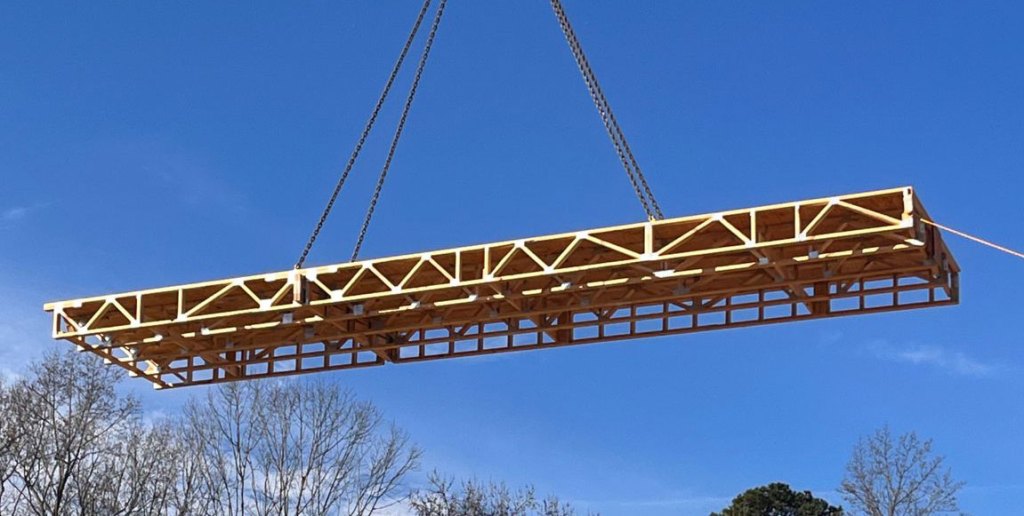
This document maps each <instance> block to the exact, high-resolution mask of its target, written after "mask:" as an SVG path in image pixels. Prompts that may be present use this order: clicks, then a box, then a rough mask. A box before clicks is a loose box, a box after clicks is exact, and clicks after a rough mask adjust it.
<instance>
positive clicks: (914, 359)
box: [869, 342, 1000, 377]
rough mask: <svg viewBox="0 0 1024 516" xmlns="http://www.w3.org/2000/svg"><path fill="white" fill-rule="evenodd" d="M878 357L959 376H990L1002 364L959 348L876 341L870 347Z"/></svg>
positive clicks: (998, 369) (995, 372)
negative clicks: (983, 358)
mask: <svg viewBox="0 0 1024 516" xmlns="http://www.w3.org/2000/svg"><path fill="white" fill-rule="evenodd" d="M869 348H870V351H871V353H872V354H874V355H875V356H876V357H878V358H880V359H882V360H888V361H891V362H899V363H904V364H911V365H917V366H926V367H932V368H936V369H941V370H943V371H945V372H947V373H950V374H955V375H959V376H974V377H989V376H993V375H995V374H997V373H998V372H999V371H1000V366H998V365H996V364H992V363H988V362H985V361H982V360H980V359H978V358H975V357H972V356H970V355H968V354H967V353H964V352H963V351H959V350H953V349H948V348H945V347H941V346H934V345H910V346H893V345H891V344H890V343H882V342H876V343H873V344H872V345H871V346H870V347H869Z"/></svg>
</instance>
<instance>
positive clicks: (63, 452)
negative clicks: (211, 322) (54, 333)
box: [0, 351, 170, 515]
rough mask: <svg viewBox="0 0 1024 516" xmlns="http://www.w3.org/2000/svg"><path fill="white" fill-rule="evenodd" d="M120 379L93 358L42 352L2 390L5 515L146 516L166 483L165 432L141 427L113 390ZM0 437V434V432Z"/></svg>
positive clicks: (127, 400)
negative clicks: (162, 461)
mask: <svg viewBox="0 0 1024 516" xmlns="http://www.w3.org/2000/svg"><path fill="white" fill-rule="evenodd" d="M120 378H121V375H120V373H119V372H118V371H115V370H112V369H110V368H108V367H105V366H104V365H103V364H102V363H101V362H100V361H98V360H97V359H95V358H94V357H91V356H88V355H85V354H80V353H75V352H72V351H62V352H51V353H48V354H47V355H46V356H45V357H44V358H43V359H42V361H40V362H38V363H36V364H35V365H33V366H32V367H31V368H30V374H29V376H28V377H26V378H23V379H20V380H18V381H16V382H14V383H13V384H12V385H11V386H10V387H9V388H8V389H7V392H6V397H5V401H4V403H5V404H6V407H4V416H5V417H4V419H5V425H4V427H6V428H8V430H6V432H10V431H11V430H10V429H16V430H17V431H20V433H19V434H18V435H15V436H14V437H13V439H12V440H10V441H8V442H9V444H8V447H9V449H8V451H7V453H6V456H7V461H8V464H9V469H8V473H7V474H6V478H3V480H4V482H3V486H4V487H3V500H2V501H0V503H2V504H3V505H2V506H0V507H2V508H3V512H4V514H40V515H42V514H47V515H65V514H110V515H146V514H157V513H159V512H160V511H161V509H162V507H163V505H164V502H163V499H164V498H165V497H166V495H167V493H169V489H170V484H169V483H168V482H167V481H161V478H165V477H166V478H169V475H166V474H164V473H162V470H161V469H160V468H158V467H156V465H157V461H159V460H160V458H161V454H162V453H163V450H164V443H165V442H166V441H165V439H164V438H163V437H162V433H163V432H165V430H162V429H155V428H150V427H149V426H148V425H145V424H144V423H143V422H142V419H141V414H140V412H139V405H138V402H137V401H136V400H135V399H133V398H131V397H126V396H121V395H119V394H117V392H116V391H115V386H116V385H117V383H118V381H119V379H120ZM0 432H3V431H0Z"/></svg>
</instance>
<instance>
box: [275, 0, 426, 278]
mask: <svg viewBox="0 0 1024 516" xmlns="http://www.w3.org/2000/svg"><path fill="white" fill-rule="evenodd" d="M430 2H431V0H424V1H423V6H422V7H421V8H420V12H419V15H417V17H416V22H415V23H413V26H412V30H410V32H409V37H407V38H406V40H405V45H404V46H403V47H402V52H401V53H400V54H399V55H398V60H397V61H396V62H395V65H394V66H393V67H392V68H391V73H390V75H388V80H387V82H386V83H385V84H384V89H383V90H382V91H381V93H380V96H379V97H378V98H377V103H376V105H374V107H373V111H372V112H371V113H370V118H369V119H368V120H367V122H366V125H365V126H364V127H363V132H362V133H361V134H360V135H359V140H358V141H356V146H355V148H354V149H353V151H352V154H351V155H350V156H349V158H348V162H347V163H346V165H345V170H344V172H342V174H341V177H340V178H339V179H338V182H337V184H335V185H334V191H333V192H332V193H331V197H330V199H329V200H328V201H327V206H326V207H325V208H324V211H323V213H321V214H320V220H318V221H317V223H316V227H315V228H314V229H313V233H312V234H311V235H310V236H309V240H308V241H307V242H306V247H305V248H304V249H303V250H302V254H301V255H300V256H299V259H298V261H296V262H295V268H296V269H298V268H301V267H302V265H303V264H305V263H306V258H307V257H308V256H309V252H310V250H312V249H313V244H314V243H315V242H316V239H317V237H318V236H320V231H321V230H323V227H324V223H326V222H327V217H328V216H329V215H330V213H331V210H332V209H333V208H334V203H335V202H336V201H337V200H338V194H340V193H341V189H342V188H343V187H344V185H345V181H346V180H347V179H348V176H349V173H350V172H351V171H352V167H354V166H355V163H356V160H357V159H358V158H359V153H360V152H361V151H362V149H363V145H364V144H365V143H366V139H367V138H368V137H369V135H370V131H371V130H373V126H374V124H375V123H376V121H377V116H378V115H380V111H381V109H382V108H383V106H384V101H385V100H386V99H387V97H388V94H389V93H390V92H391V87H392V86H393V85H394V83H395V78H396V77H397V76H398V72H399V71H400V70H401V68H402V64H403V63H404V62H405V57H406V55H408V53H409V49H410V48H411V47H412V43H413V41H414V40H415V38H416V34H417V33H418V32H419V30H420V25H422V23H423V18H424V17H425V16H426V14H427V10H428V9H429V8H430Z"/></svg>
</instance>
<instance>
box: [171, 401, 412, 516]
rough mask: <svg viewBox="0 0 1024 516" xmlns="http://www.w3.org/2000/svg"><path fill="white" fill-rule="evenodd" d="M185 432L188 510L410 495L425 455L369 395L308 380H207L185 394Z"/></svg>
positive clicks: (322, 510)
mask: <svg viewBox="0 0 1024 516" xmlns="http://www.w3.org/2000/svg"><path fill="white" fill-rule="evenodd" d="M180 435H181V436H182V437H183V439H184V442H183V446H184V448H183V449H185V450H187V451H188V452H189V453H190V455H189V456H188V457H187V459H186V460H187V462H188V465H189V467H195V469H194V470H193V469H183V470H181V471H180V473H179V492H178V494H177V495H176V496H175V499H176V501H177V502H176V504H177V505H178V507H179V512H183V513H196V514H207V513H212V514H224V515H229V516H231V515H241V514H256V515H284V514H329V513H334V514H337V513H341V512H344V513H347V514H352V515H357V514H358V515H362V514H370V513H372V512H374V511H375V510H378V509H382V508H384V507H386V506H389V505H391V504H394V503H397V502H400V501H401V500H402V499H403V498H404V497H403V496H402V482H403V479H404V477H405V476H406V474H407V473H408V472H409V471H410V470H412V469H413V468H415V467H416V465H417V464H418V460H419V456H420V452H419V450H418V449H417V448H415V447H414V446H412V445H410V444H409V440H408V437H407V436H406V435H405V434H404V433H403V432H401V431H399V430H397V429H396V428H394V427H393V426H391V427H388V426H387V425H385V423H384V421H383V418H382V417H381V415H380V413H379V412H378V411H377V409H376V408H374V407H373V406H372V405H370V404H368V403H361V402H357V401H356V400H355V399H354V398H353V396H352V395H351V394H349V393H348V392H345V391H343V390H340V389H338V388H337V387H335V386H332V385H329V384H326V383H322V382H311V381H305V382H302V381H292V382H275V381H271V382H259V381H254V382H244V383H233V384H227V385H225V386H223V387H220V388H218V389H215V390H211V391H210V392H209V393H208V394H207V396H206V397H204V398H202V399H198V400H193V402H191V403H190V404H189V406H188V407H187V409H186V411H185V421H184V427H183V428H182V429H181V432H180ZM186 488H187V489H190V490H191V491H192V494H191V495H188V496H186V495H184V494H182V493H181V491H182V490H183V489H186ZM189 499H191V500H192V502H191V503H189V502H187V501H188V500H189Z"/></svg>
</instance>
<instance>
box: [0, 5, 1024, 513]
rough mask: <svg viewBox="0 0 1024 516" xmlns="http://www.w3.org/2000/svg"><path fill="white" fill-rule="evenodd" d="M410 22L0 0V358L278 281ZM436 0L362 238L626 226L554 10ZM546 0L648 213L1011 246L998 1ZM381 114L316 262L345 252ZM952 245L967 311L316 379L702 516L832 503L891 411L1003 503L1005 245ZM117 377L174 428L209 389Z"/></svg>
mask: <svg viewBox="0 0 1024 516" xmlns="http://www.w3.org/2000/svg"><path fill="white" fill-rule="evenodd" d="M417 8H418V2H414V1H402V2H399V1H393V2H375V1H369V0H358V1H355V0H353V1H332V2H326V1H319V2H305V3H293V2H288V3H276V4H271V3H226V2H216V3H208V2H130V3H125V2H118V3H102V2H89V3H80V2H79V3H67V4H53V3H43V2H32V3H29V2H5V3H3V4H2V5H0V369H6V370H8V371H9V372H10V371H13V372H17V371H19V370H20V369H21V368H22V367H23V366H24V364H25V362H26V361H28V360H30V359H32V358H34V357H38V356H39V355H40V354H41V353H42V352H43V351H44V350H46V349H50V348H52V347H53V346H60V345H65V344H55V343H51V341H50V340H49V322H48V318H47V316H46V315H45V314H44V313H43V312H42V310H41V306H42V303H43V302H44V301H50V300H58V299H65V298H72V297H79V296H85V295H94V294H104V293H108V292H114V291H124V290H133V289H138V288H145V287H155V286H163V285H169V284H176V283H184V282H192V281H199V280H204V279H214V278H219V277H229V276H237V275H244V274H252V273H259V272H265V271H273V270H284V269H287V268H289V267H291V265H292V263H294V260H295V258H296V257H297V254H298V252H299V251H300V250H301V247H302V245H303V243H304V241H305V238H306V237H307V235H308V234H309V231H310V230H311V229H312V227H311V226H312V224H313V223H314V222H315V219H316V217H317V216H318V214H319V212H320V210H321V209H322V207H323V203H324V202H325V201H326V197H327V194H328V191H329V189H330V188H331V187H332V186H333V183H334V181H335V179H336V177H337V175H338V174H339V173H340V171H341V168H342V165H343V163H344V160H345V159H346V158H347V156H348V153H349V152H350V150H351V147H352V144H353V143H354V140H355V138H356V137H357V135H358V132H359V130H360V129H361V127H362V124H363V122H364V120H365V119H366V117H367V115H368V114H369V109H370V107H371V106H372V103H373V101H374V100H375V98H376V95H377V93H378V91H379V89H380V88H381V86H382V85H383V80H384V78H385V76H386V73H387V71H388V70H389V68H390V66H391V64H392V63H393V60H394V57H395V56H396V55H397V52H398V50H399V48H400V46H401V41H402V39H403V38H404V36H405V34H406V32H407V30H408V27H409V26H410V24H411V22H412V20H413V18H414V15H415V12H416V9H417ZM448 8H449V11H448V13H447V15H446V17H445V20H444V22H443V24H442V27H441V30H440V33H439V35H438V37H437V41H436V45H435V48H434V53H433V55H432V57H431V62H430V63H429V65H428V68H427V71H426V74H425V76H424V78H423V82H422V84H421V90H420V95H419V97H418V99H417V103H416V105H415V106H414V107H413V112H412V115H411V118H410V120H409V124H408V126H407V133H406V137H405V139H404V141H403V144H402V146H401V147H400V149H399V151H398V155H397V158H396V159H395V162H394V166H393V168H392V171H391V176H390V178H389V183H388V184H387V186H386V187H385V190H384V194H383V199H382V200H381V202H380V205H379V206H378V210H377V216H376V218H375V221H374V226H373V227H372V228H371V232H370V236H369V238H368V240H367V242H366V245H365V246H364V252H363V254H364V256H367V257H372V256H385V255H389V254H394V253H404V252H415V251H420V250H426V249H433V248H444V247H448V246H455V245H461V244H473V243H482V242H487V241H492V240H498V239H509V238H518V237H526V236H532V235H539V234H544V233H549V232H561V231H571V230H575V229H582V228H589V227H599V226H602V225H607V224H615V223H628V222H635V221H639V220H642V218H643V217H642V211H641V210H640V207H639V203H638V202H637V201H636V199H635V198H634V197H633V194H632V191H631V189H630V187H629V184H628V182H627V181H626V178H625V174H624V173H623V171H622V170H621V168H620V166H619V164H618V161H617V159H616V157H615V155H614V153H613V151H612V148H611V145H610V144H609V142H608V141H607V137H606V136H605V134H604V129H603V128H602V127H601V125H600V121H599V119H598V117H597V115H596V114H595V112H594V108H593V106H592V104H591V101H590V99H589V98H588V96H587V94H586V90H585V88H584V85H583V82H582V80H581V79H580V77H579V74H578V72H577V71H576V69H575V65H574V63H573V61H572V57H571V55H570V53H569V51H568V49H567V47H566V45H565V42H564V40H563V39H562V35H561V33H560V31H559V29H558V26H557V24H556V22H555V20H554V17H553V15H552V13H551V10H550V8H549V6H548V4H547V2H545V1H542V0H533V1H516V2H467V1H459V0H452V1H451V2H450V3H449V6H448ZM566 8H567V10H568V11H569V14H570V16H571V17H572V19H573V20H574V23H575V25H576V29H577V32H578V34H579V36H580V38H581V39H582V41H583V43H584V45H585V48H586V50H587V51H588V53H589V55H590V58H591V61H592V64H593V66H594V68H595V70H596V72H597V74H598V76H599V77H600V79H601V80H602V84H603V85H604V89H605V91H606V93H607V95H608V97H609V99H610V101H611V103H612V105H613V106H614V107H615V109H616V113H617V115H618V118H619V121H620V122H621V123H622V125H623V127H624V129H625V131H626V133H627V135H628V136H629V137H630V141H631V143H632V145H633V148H634V151H635V153H636V154H637V157H638V158H639V160H640V162H641V164H642V166H643V167H644V170H645V171H646V172H647V175H648V178H649V180H650V182H651V185H652V187H653V188H654V190H655V193H656V194H657V195H658V199H659V200H660V202H661V205H662V206H663V208H664V209H665V211H666V212H667V214H668V215H669V216H679V215H687V214H696V213H703V212H708V211H718V210H724V209H730V208H743V207H748V206H755V205H760V204H767V203H773V202H783V201H790V200H799V199H802V198H809V197H820V196H828V195H834V194H840V193H848V192H855V191H862V190H871V189H876V188H884V187H893V186H902V185H908V184H909V185H914V186H915V187H917V189H918V192H919V193H920V195H921V196H922V198H923V200H924V202H925V204H926V205H927V206H928V208H929V211H930V212H931V213H932V215H933V216H934V217H935V218H936V219H937V220H938V221H940V222H943V223H945V224H948V225H951V226H954V227H958V228H962V229H966V230H970V231H973V232H976V233H979V234H981V235H984V236H987V237H989V238H992V239H994V240H997V241H1001V242H1003V243H1006V244H1007V245H1011V246H1015V247H1017V248H1022V247H1024V232H1022V230H1021V224H1020V222H1021V214H1022V209H1021V204H1020V198H1021V194H1022V193H1024V183H1022V181H1021V179H1020V174H1021V171H1022V170H1024V93H1022V92H1024V57H1022V56H1024V7H1022V6H1021V5H1020V3H1018V2H984V3H975V2H969V3H968V2H952V1H944V2H699V3H697V2H668V1H664V2H654V1H642V2H624V1H621V0H594V1H583V0H566ZM407 78H408V76H406V80H405V81H403V82H402V83H401V85H400V86H399V88H398V89H397V90H396V97H397V98H396V99H395V100H396V101H398V100H400V97H401V96H403V95H404V92H405V85H406V84H407ZM397 111H398V102H395V103H394V104H393V105H392V106H390V108H389V109H387V110H386V111H385V113H384V114H383V117H384V118H382V120H381V121H382V125H381V126H380V129H382V130H381V131H380V132H379V133H376V137H375V138H373V139H372V140H371V142H370V144H369V145H368V146H367V148H366V149H365V152H364V155H363V158H362V161H361V165H360V166H359V167H357V169H356V171H355V172H354V175H353V177H352V179H351V180H350V181H351V183H350V186H349V187H347V188H346V190H345V192H344V194H343V196H342V199H341V202H340V204H339V205H338V207H337V208H336V210H335V213H334V215H333V217H332V219H331V220H330V222H329V224H328V226H327V229H326V231H325V232H324V234H323V235H322V236H321V238H320V243H319V245H318V247H317V248H316V249H315V250H314V253H313V255H312V257H311V263H312V264H322V263H330V262H333V261H343V260H345V259H347V258H348V255H349V252H350V249H351V245H352V243H353V240H354V236H355V234H356V230H357V228H358V224H359V222H360V221H361V218H362V214H363V212H364V211H365V207H366V203H367V200H368V196H369V192H370V189H371V187H372V182H373V181H374V180H375V177H376V174H377V170H378V169H379V166H380V163H381V162H382V159H383V154H384V150H385V146H386V140H387V139H388V133H389V132H390V129H389V128H390V127H393V123H394V120H395V118H396V115H397ZM949 242H950V245H951V247H952V249H953V251H954V253H955V254H956V256H957V258H958V259H959V261H960V262H961V265H962V266H963V269H964V273H963V276H962V284H963V295H962V304H961V305H960V306H957V307H949V308H940V309H933V310H923V311H913V312H902V313H892V314H886V315H872V316H865V317H854V318H846V319H833V320H825V321H816V322H803V323H798V324H792V325H775V326H769V327H763V328H751V329H742V330H731V331H722V332H709V333H702V334H695V335H688V336H673V337H663V338H657V339H648V340H642V341H632V342H619V343H613V344H602V345H595V346H585V347H579V348H569V349H561V350H549V351H540V352H529V353H522V354H510V355H507V356H502V357H500V358H467V359H459V360H454V361H444V362H432V363H425V364H417V365H409V366H402V367H382V368H373V369H369V370H358V371H351V372H339V373H327V374H326V375H325V377H326V378H329V379H330V380H331V381H336V382H338V383H339V384H340V385H344V386H347V387H350V388H352V389H353V390H354V391H355V392H356V393H357V394H358V395H359V396H361V397H363V398H366V399H369V400H372V401H373V402H374V403H376V404H377V405H378V406H379V407H380V408H381V409H382V410H383V411H384V412H385V413H386V415H387V416H388V417H389V418H392V419H393V420H394V421H395V422H397V423H398V424H399V425H400V426H402V427H404V428H405V429H407V430H408V431H409V432H410V433H411V435H412V436H413V438H414V440H415V441H416V442H417V443H418V444H419V445H421V446H422V447H423V448H424V449H425V450H426V455H425V456H424V470H430V469H432V468H438V469H439V470H442V471H444V472H448V473H451V474H454V475H458V476H474V475H475V476H477V477H479V478H483V479H496V480H505V481H507V482H508V483H510V484H511V485H520V484H523V483H526V482H532V483H534V484H535V485H536V486H537V488H538V491H539V492H541V493H557V494H559V495H561V496H562V497H564V498H566V499H568V500H571V501H573V502H575V503H576V504H577V506H578V507H580V508H582V509H591V510H598V511H601V512H602V513H603V514H609V515H616V514H625V515H639V514H653V515H662V514H666V515H667V514H683V515H689V514H706V513H707V512H708V511H710V510H714V509H720V508H721V507H722V506H724V505H725V504H726V503H727V502H728V500H729V499H731V498H732V497H733V496H734V495H736V494H737V493H739V492H741V491H743V490H744V489H746V488H749V487H752V486H756V485H760V484H764V483H767V482H772V481H783V482H788V483H790V484H791V485H792V486H794V487H795V488H798V489H810V490H813V491H814V492H815V493H817V494H820V495H823V496H825V497H827V498H829V499H831V500H833V501H838V497H837V496H836V494H835V491H834V490H835V488H836V486H837V485H838V484H839V481H840V479H841V478H842V474H843V469H844V466H845V464H846V461H847V459H848V457H849V453H850V450H851V448H852V446H853V444H854V443H855V442H856V440H857V438H858V437H859V436H862V435H865V434H868V433H870V432H872V431H873V430H874V429H876V428H878V427H880V426H882V425H885V424H888V425H890V426H891V428H892V429H893V430H894V431H896V432H904V431H909V430H916V431H917V432H919V434H920V435H922V436H925V437H932V438H934V439H935V446H936V449H937V450H939V451H940V452H941V453H943V454H945V455H946V456H947V460H948V463H949V465H950V466H951V467H952V469H953V471H954V473H955V475H956V476H957V477H959V478H961V479H963V480H965V481H967V483H968V486H967V488H966V489H965V490H964V491H963V494H962V497H961V498H962V506H963V508H964V509H965V510H967V511H969V512H971V513H973V514H978V515H986V514H1011V513H1018V511H1019V509H1020V507H1021V506H1024V466H1022V464H1024V439H1022V430H1024V402H1022V399H1021V393H1022V392H1024V380H1022V373H1024V346H1022V344H1024V342H1022V337H1021V323H1020V321H1021V307H1020V305H1019V303H1018V302H1016V301H1014V299H1015V298H1014V297H1013V296H1015V295H1017V294H1018V293H1019V290H1020V288H1021V280H1020V278H1021V277H1024V275H1022V273H1024V262H1022V261H1020V260H1016V259H1014V258H1011V257H1008V256H1006V255H1003V254H999V253H996V252H994V251H991V250H989V249H986V248H982V247H980V246H977V245H975V244H971V243H969V242H966V241H963V240H960V239H956V238H955V237H949ZM125 388H126V389H127V390H129V391H132V392H137V393H138V394H139V395H140V396H142V397H143V399H144V401H145V403H146V406H147V409H148V410H152V411H159V412H166V413H173V412H174V410H175V409H176V408H177V407H179V406H180V404H181V403H182V401H183V400H184V399H185V398H186V397H187V396H188V395H190V394H195V393H201V392H202V388H197V389H192V390H187V389H186V390H180V391H172V392H159V393H156V392H153V391H152V390H151V389H149V387H148V384H146V383H145V382H142V381H139V380H132V381H130V382H128V383H126V387H125Z"/></svg>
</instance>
